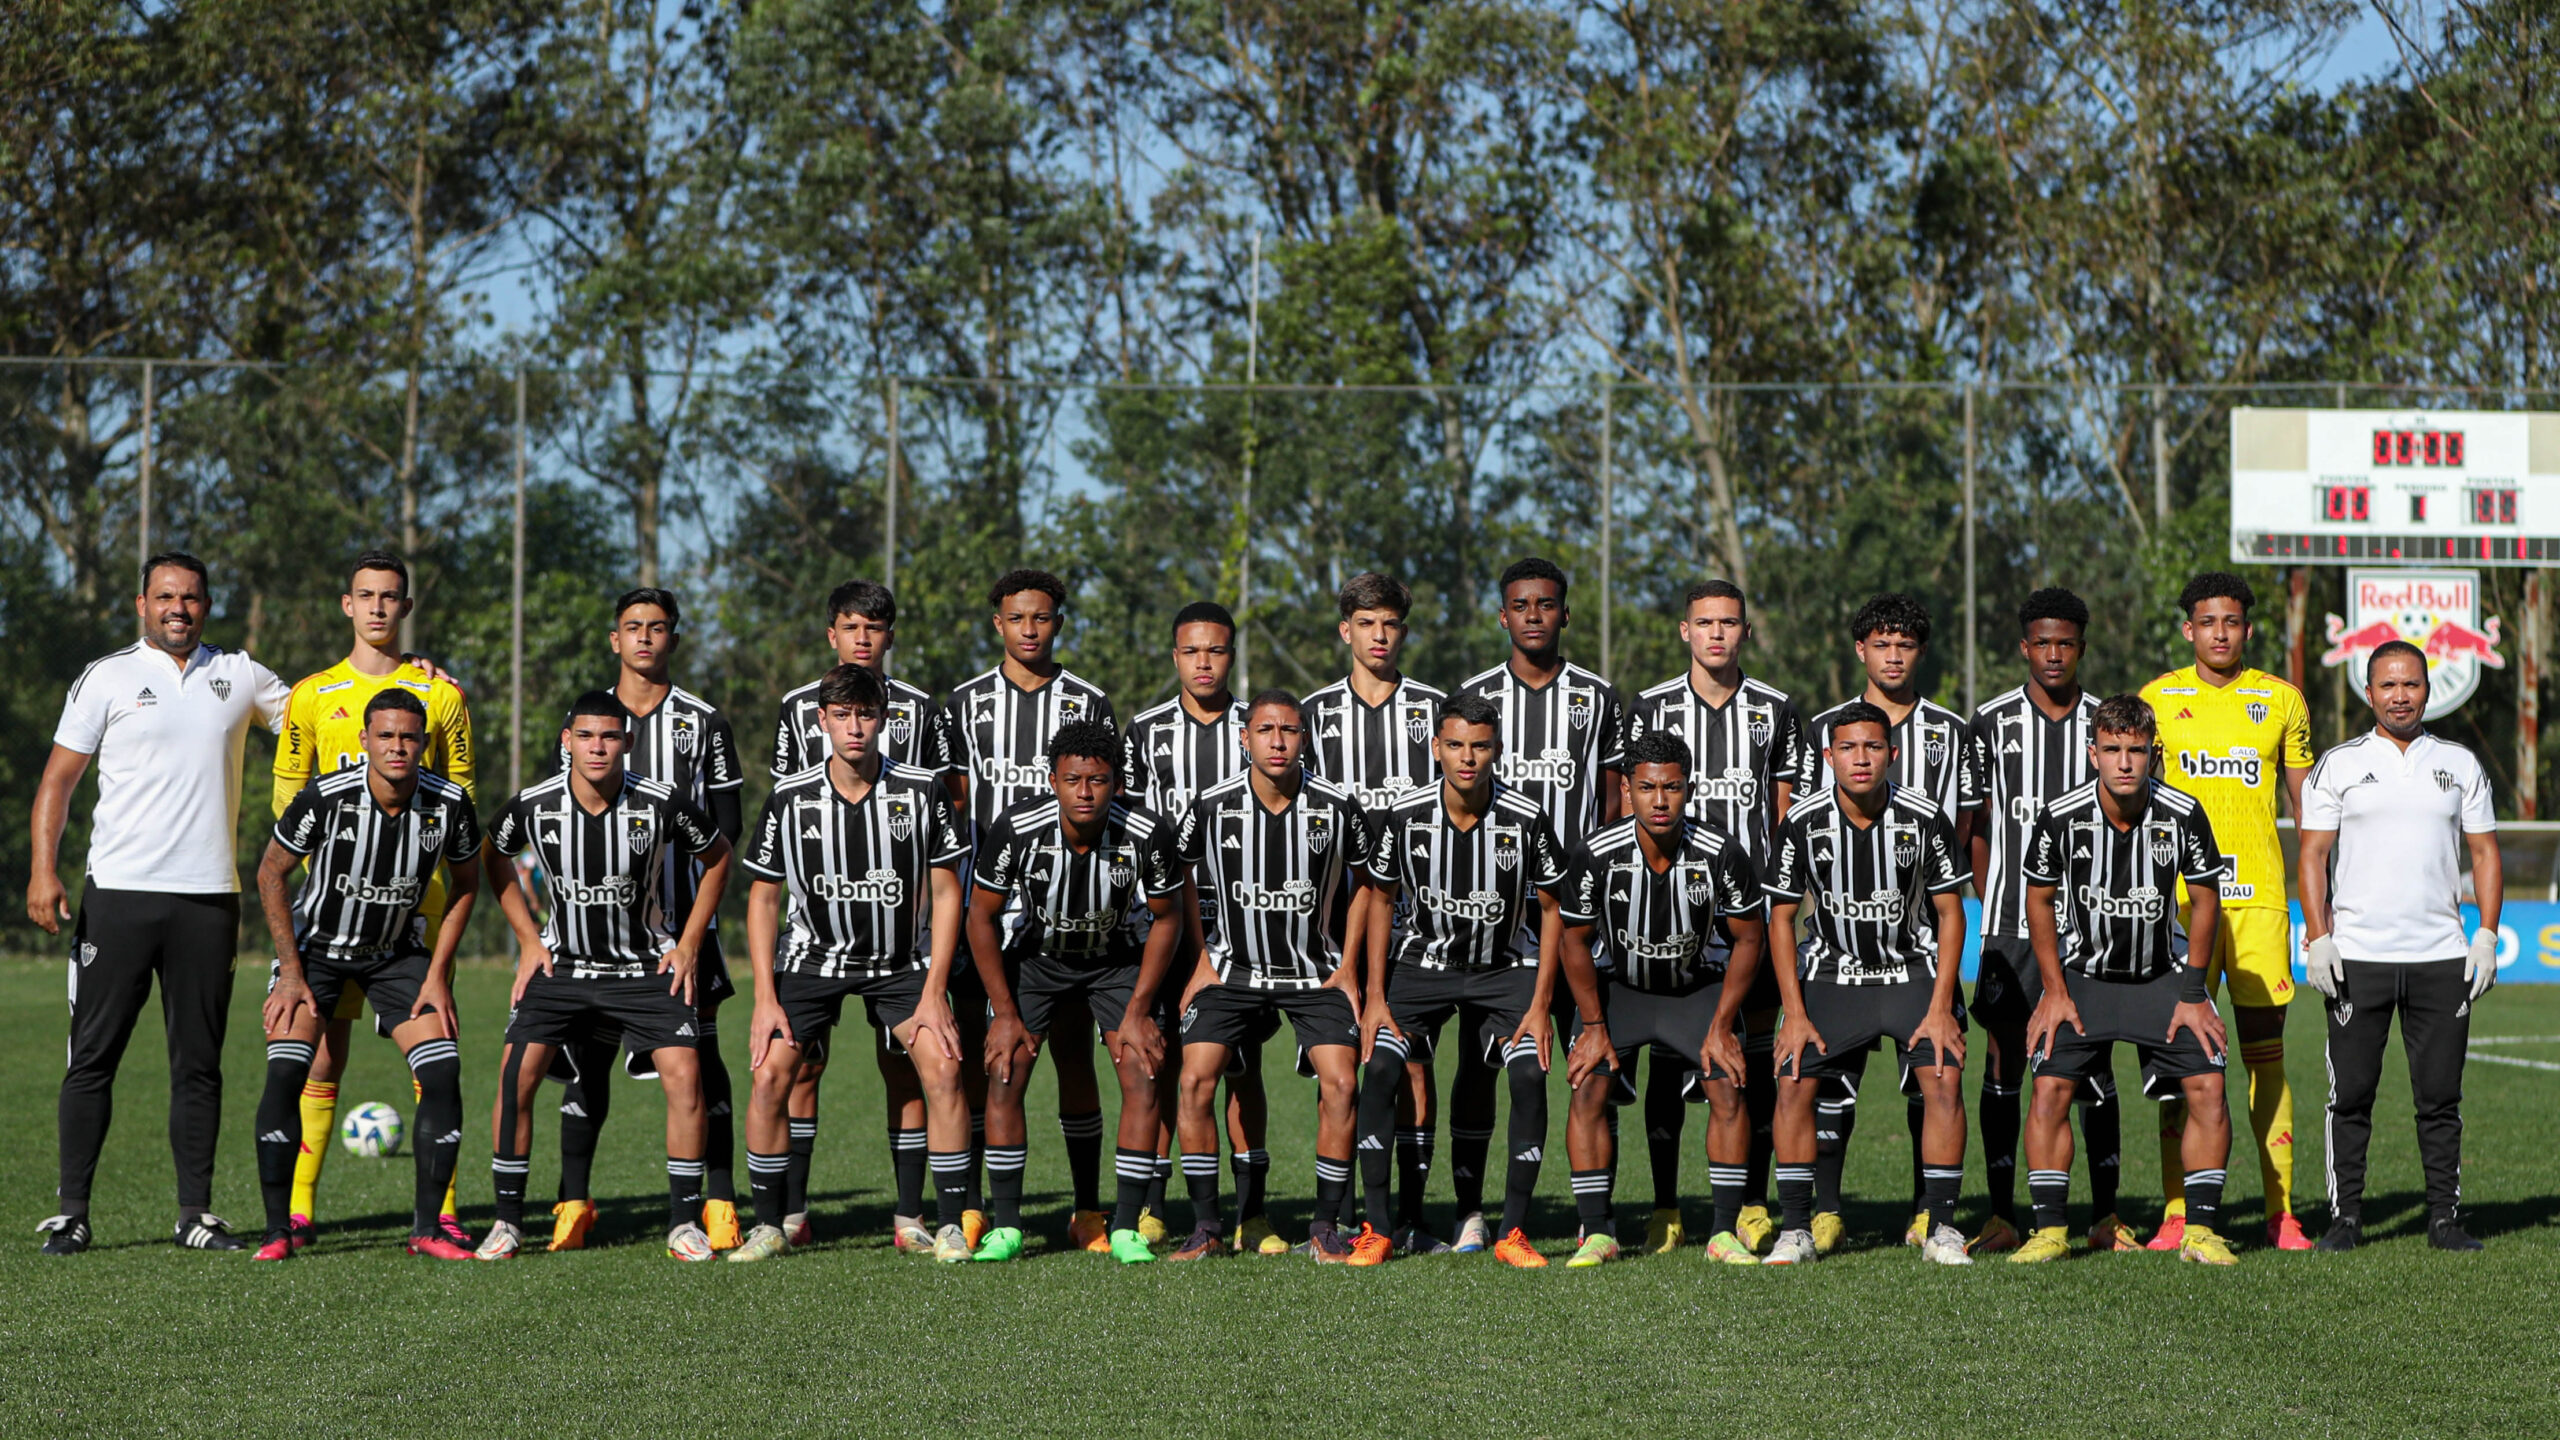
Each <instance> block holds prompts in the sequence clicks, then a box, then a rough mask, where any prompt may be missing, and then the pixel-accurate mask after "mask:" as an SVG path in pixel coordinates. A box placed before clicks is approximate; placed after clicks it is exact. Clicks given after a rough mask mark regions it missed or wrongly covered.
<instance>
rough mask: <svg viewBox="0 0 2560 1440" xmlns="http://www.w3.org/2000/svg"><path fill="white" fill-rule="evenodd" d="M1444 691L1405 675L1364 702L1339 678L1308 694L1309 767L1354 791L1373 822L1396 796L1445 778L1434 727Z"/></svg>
mask: <svg viewBox="0 0 2560 1440" xmlns="http://www.w3.org/2000/svg"><path fill="white" fill-rule="evenodd" d="M1448 698H1449V697H1448V694H1447V692H1445V691H1442V690H1440V689H1438V688H1437V687H1435V686H1430V685H1425V684H1423V683H1422V682H1421V681H1419V680H1414V679H1410V678H1401V679H1398V680H1397V681H1396V688H1395V693H1394V694H1392V695H1389V696H1388V697H1387V698H1386V699H1385V700H1384V701H1383V702H1381V703H1379V704H1376V705H1369V704H1364V703H1362V701H1361V699H1360V697H1359V696H1358V695H1355V694H1353V693H1352V691H1351V682H1350V681H1348V680H1337V681H1335V682H1334V683H1332V684H1330V685H1327V686H1325V687H1324V688H1323V689H1321V690H1318V691H1317V692H1315V693H1314V694H1312V695H1309V696H1308V697H1307V699H1306V711H1307V729H1308V735H1307V755H1308V757H1309V763H1308V766H1307V768H1308V769H1310V770H1312V771H1314V772H1315V773H1316V774H1318V775H1322V776H1323V777H1324V778H1326V779H1327V780H1330V781H1332V782H1333V783H1334V784H1336V785H1339V786H1341V787H1342V788H1343V789H1344V790H1346V791H1349V792H1350V794H1351V798H1352V799H1354V800H1356V801H1358V802H1359V804H1360V809H1361V810H1362V812H1363V813H1365V814H1367V815H1368V816H1369V818H1370V819H1371V820H1372V821H1373V822H1374V821H1375V820H1376V819H1377V817H1378V815H1379V814H1380V813H1382V812H1383V811H1384V810H1385V809H1386V807H1387V805H1388V804H1389V803H1390V802H1392V801H1393V800H1394V799H1395V798H1396V797H1397V796H1399V795H1402V794H1403V793H1404V792H1406V791H1407V790H1411V789H1413V788H1414V787H1416V786H1419V785H1429V784H1432V783H1434V782H1436V781H1437V780H1438V779H1439V778H1440V770H1439V767H1438V766H1437V765H1436V764H1434V763H1433V761H1432V758H1431V732H1432V730H1433V729H1434V727H1436V726H1437V725H1438V724H1439V722H1440V703H1441V702H1442V701H1444V700H1446V699H1448Z"/></svg>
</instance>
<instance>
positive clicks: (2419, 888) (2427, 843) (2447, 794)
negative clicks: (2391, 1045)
mask: <svg viewBox="0 0 2560 1440" xmlns="http://www.w3.org/2000/svg"><path fill="white" fill-rule="evenodd" d="M2302 828H2303V829H2305V830H2334V831H2336V832H2338V843H2337V848H2336V849H2335V850H2334V851H2333V852H2332V854H2333V856H2334V859H2333V860H2332V862H2331V865H2330V871H2329V875H2330V881H2329V892H2330V899H2329V903H2330V908H2331V909H2332V911H2333V912H2334V913H2335V915H2336V918H2337V925H2336V928H2335V929H2334V930H2333V931H2332V932H2331V933H2332V934H2334V935H2335V936H2336V938H2337V941H2338V953H2339V955H2341V956H2343V957H2344V958H2346V959H2349V960H2379V961H2384V962H2388V963H2394V964H2413V963H2416V962H2418V961H2422V960H2455V959H2459V958H2461V956H2462V954H2463V952H2464V951H2466V950H2468V949H2469V948H2470V944H2471V937H2470V936H2469V935H2467V934H2466V933H2464V931H2463V928H2462V861H2463V852H2464V845H2463V840H2462V837H2463V836H2465V835H2487V834H2493V833H2495V832H2496V830H2497V828H2498V820H2497V816H2496V814H2495V813H2494V812H2493V811H2492V810H2491V808H2490V804H2489V776H2488V774H2487V772H2485V771H2483V770H2482V769H2481V768H2480V760H2479V757H2478V756H2475V755H2473V754H2472V753H2471V750H2470V747H2468V746H2465V745H2462V744H2459V743H2457V742H2455V741H2451V740H2439V739H2437V738H2436V737H2434V736H2433V735H2429V734H2427V733H2426V732H2424V731H2420V732H2419V734H2418V738H2417V739H2415V740H2412V741H2410V742H2409V748H2408V749H2406V750H2403V749H2401V748H2400V747H2399V746H2398V745H2395V744H2393V743H2392V742H2391V739H2390V737H2388V736H2386V735H2384V734H2383V733H2382V732H2381V731H2380V730H2378V729H2377V730H2371V731H2367V732H2366V733H2365V734H2362V735H2359V736H2357V737H2356V738H2355V739H2353V740H2350V741H2348V742H2347V743H2345V744H2344V745H2341V746H2339V747H2338V748H2337V749H2335V750H2332V751H2330V752H2329V753H2328V754H2326V755H2323V756H2321V757H2320V763H2319V764H2317V765H2314V766H2312V767H2311V778H2310V780H2309V782H2308V783H2306V784H2305V785H2304V786H2303V787H2302Z"/></svg>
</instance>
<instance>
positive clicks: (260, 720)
mask: <svg viewBox="0 0 2560 1440" xmlns="http://www.w3.org/2000/svg"><path fill="white" fill-rule="evenodd" d="M289 694H290V691H289V689H288V687H287V686H286V685H285V683H284V682H283V681H282V680H279V679H277V678H276V674H275V672H274V671H272V670H270V669H268V668H267V667H266V666H264V665H261V664H259V663H258V662H257V661H255V660H252V659H250V658H249V657H248V656H246V655H241V654H237V653H235V652H231V651H226V650H221V649H218V648H216V647H214V646H211V645H199V646H197V647H196V648H195V650H194V651H193V652H191V653H190V654H188V656H187V657H186V659H185V662H184V663H183V664H181V663H180V662H179V661H178V660H177V659H175V658H173V657H171V656H169V655H167V654H165V653H164V652H162V651H159V650H156V649H154V648H152V647H151V646H149V645H146V644H144V643H142V642H140V641H136V642H134V643H133V644H131V645H128V646H126V647H125V648H123V649H122V650H118V651H116V652H115V653H113V654H111V655H106V656H103V657H101V658H99V659H97V660H95V661H92V662H90V664H89V667H88V668H87V669H85V670H83V671H81V672H80V678H79V679H78V680H75V681H73V682H72V685H71V690H70V693H68V694H66V695H65V696H63V699H62V718H61V721H60V722H59V723H58V724H56V725H55V727H54V731H53V743H54V744H56V745H59V746H61V747H62V748H63V749H65V750H76V751H78V752H79V753H81V754H83V755H90V756H95V757H96V760H95V764H96V768H97V774H98V806H97V809H96V810H95V811H93V812H92V819H91V824H90V830H89V857H88V870H89V883H90V884H91V885H94V886H97V887H99V888H101V889H107V890H140V891H147V892H151V893H155V894H163V895H227V894H233V893H236V892H237V891H238V890H239V889H240V860H239V855H238V847H239V843H240V842H239V830H240V767H241V763H242V761H243V759H244V758H245V757H246V755H247V752H248V744H249V726H250V725H251V724H253V723H255V724H259V725H264V726H265V727H266V728H267V729H269V730H273V731H280V730H282V729H283V728H284V712H285V705H286V702H287V697H288V696H289Z"/></svg>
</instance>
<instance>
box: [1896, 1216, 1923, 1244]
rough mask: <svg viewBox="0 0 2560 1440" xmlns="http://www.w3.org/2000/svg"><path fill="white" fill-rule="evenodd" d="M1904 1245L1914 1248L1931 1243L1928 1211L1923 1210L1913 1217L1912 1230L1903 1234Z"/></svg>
mask: <svg viewBox="0 0 2560 1440" xmlns="http://www.w3.org/2000/svg"><path fill="white" fill-rule="evenodd" d="M1902 1243H1903V1244H1905V1245H1912V1246H1919V1245H1926V1244H1928V1243H1929V1212H1928V1211H1926V1210H1923V1211H1921V1212H1920V1213H1919V1214H1917V1215H1914V1216H1912V1217H1911V1226H1910V1228H1909V1229H1906V1230H1904V1231H1903V1232H1902Z"/></svg>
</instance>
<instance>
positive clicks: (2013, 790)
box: [1969, 685, 2098, 940]
mask: <svg viewBox="0 0 2560 1440" xmlns="http://www.w3.org/2000/svg"><path fill="white" fill-rule="evenodd" d="M2097 711H2098V701H2097V697H2095V696H2093V695H2090V694H2088V693H2086V692H2083V693H2082V694H2081V696H2080V699H2079V702H2078V703H2077V704H2075V705H2073V706H2072V707H2071V712H2070V713H2069V714H2067V715H2065V716H2063V717H2062V718H2061V719H2059V720H2056V719H2054V718H2053V717H2052V716H2050V715H2047V714H2045V713H2044V710H2043V709H2042V708H2041V707H2039V706H2038V705H2037V704H2036V702H2035V701H2034V700H2032V699H2030V698H2028V695H2027V691H2026V687H2025V686H2023V685H2022V686H2020V687H2018V688H2017V689H2015V690H2011V691H2009V692H2008V693H2007V694H2004V695H2000V696H1997V697H1995V698H1994V699H1992V700H1991V701H1990V702H1988V703H1987V704H1985V705H1984V706H1983V707H1982V708H1981V709H1979V710H1977V711H1975V712H1974V713H1973V723H1972V725H1971V726H1970V727H1969V728H1970V729H1971V730H1972V732H1973V746H1974V750H1975V753H1977V754H1979V755H1980V756H1981V757H1982V760H1983V766H1982V768H1983V775H1984V778H1985V780H1986V781H1987V782H1988V785H1987V787H1986V790H1985V794H1984V796H1983V809H1984V811H1985V812H1986V815H1985V820H1984V823H1983V829H1984V831H1985V838H1986V839H1987V840H1988V841H1989V842H1990V846H1991V869H1990V872H1989V874H1988V875H1987V876H1986V877H1985V890H1984V893H1983V897H1982V933H1983V935H1984V936H1986V937H1992V938H2004V939H2011V940H2024V939H2025V938H2027V887H2026V883H2025V880H2024V878H2023V873H2022V869H2021V867H2023V866H2024V865H2025V864H2026V863H2027V851H2028V848H2029V847H2030V846H2031V845H2032V843H2033V842H2034V839H2035V833H2036V816H2037V815H2038V814H2039V813H2041V812H2042V811H2043V809H2044V807H2046V806H2048V805H2050V804H2052V803H2053V802H2054V801H2056V800H2059V799H2061V798H2062V797H2063V796H2064V795H2066V794H2069V793H2070V792H2071V791H2073V790H2075V789H2077V788H2079V787H2080V786H2082V785H2085V784H2087V783H2089V781H2091V780H2093V779H2095V778H2097V772H2096V771H2094V770H2092V769H2090V768H2089V717H2090V716H2092V715H2094V714H2096V713H2097Z"/></svg>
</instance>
